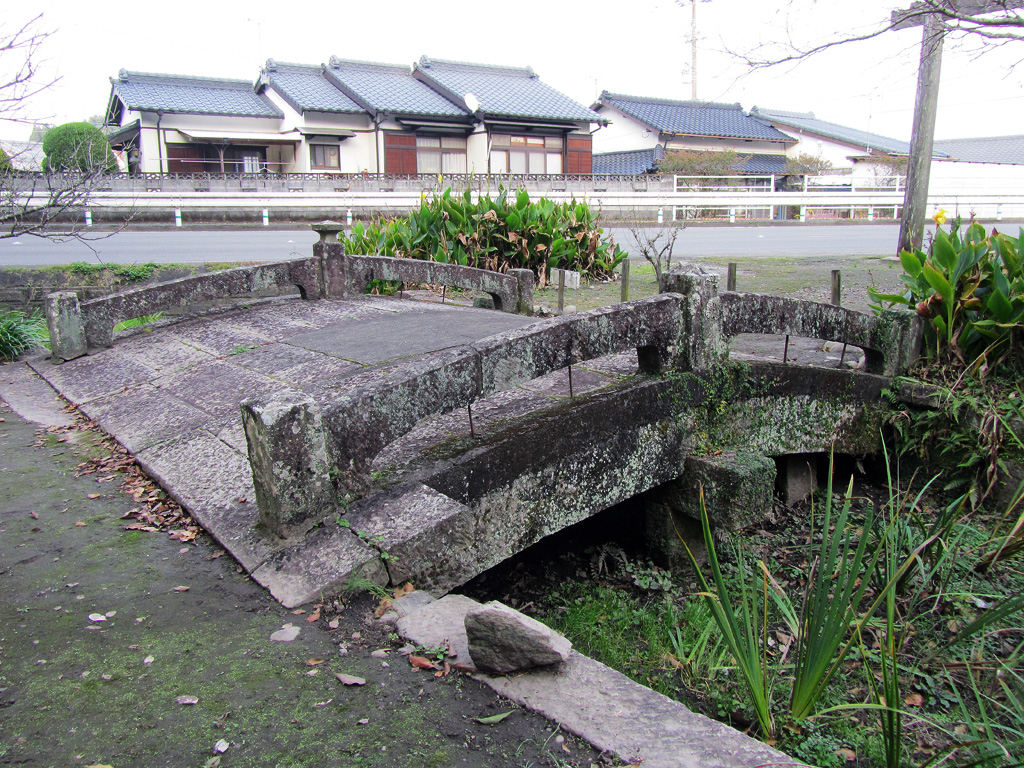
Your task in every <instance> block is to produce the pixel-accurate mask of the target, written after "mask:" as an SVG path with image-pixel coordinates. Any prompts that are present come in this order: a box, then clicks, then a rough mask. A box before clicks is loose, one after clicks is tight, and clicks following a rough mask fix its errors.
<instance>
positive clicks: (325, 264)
mask: <svg viewBox="0 0 1024 768" xmlns="http://www.w3.org/2000/svg"><path fill="white" fill-rule="evenodd" d="M312 228H313V231H314V232H316V233H317V234H319V235H320V239H319V240H318V241H317V242H315V243H313V256H315V257H316V259H317V261H319V263H320V279H321V284H322V285H323V286H324V297H325V298H328V299H341V298H344V297H345V295H346V293H347V285H348V283H347V277H348V275H347V269H346V264H345V244H344V243H342V242H341V241H340V240H338V233H340V232H344V231H345V225H344V224H339V223H338V222H336V221H321V222H320V223H319V224H314V225H313V227H312Z"/></svg>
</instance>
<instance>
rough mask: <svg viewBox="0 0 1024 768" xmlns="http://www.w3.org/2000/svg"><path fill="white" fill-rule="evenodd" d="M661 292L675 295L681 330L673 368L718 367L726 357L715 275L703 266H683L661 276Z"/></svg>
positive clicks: (695, 369) (726, 351)
mask: <svg viewBox="0 0 1024 768" xmlns="http://www.w3.org/2000/svg"><path fill="white" fill-rule="evenodd" d="M660 287H661V292H662V293H678V294H681V295H682V297H683V301H682V303H681V305H680V312H681V313H682V315H683V317H682V328H680V335H679V339H678V341H677V342H676V345H675V346H676V350H675V354H674V356H673V358H674V359H673V361H672V365H673V367H675V368H678V369H680V370H683V371H700V370H705V369H707V368H710V367H712V366H715V365H720V364H722V363H723V362H725V360H726V359H727V357H728V347H727V345H726V341H725V336H724V334H723V333H722V304H721V301H720V300H719V298H718V275H716V274H713V273H711V272H708V271H707V270H706V269H704V268H703V267H698V266H695V265H683V266H679V267H675V268H674V269H672V270H670V271H669V272H663V273H662V275H661V286H660Z"/></svg>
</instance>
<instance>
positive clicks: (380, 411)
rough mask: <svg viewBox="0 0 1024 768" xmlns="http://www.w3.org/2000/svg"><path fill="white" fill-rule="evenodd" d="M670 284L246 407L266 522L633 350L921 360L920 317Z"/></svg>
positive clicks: (289, 526)
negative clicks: (506, 399) (768, 345)
mask: <svg viewBox="0 0 1024 768" xmlns="http://www.w3.org/2000/svg"><path fill="white" fill-rule="evenodd" d="M662 289H663V290H664V291H668V292H665V293H662V294H660V295H658V296H654V297H650V298H647V299H641V300H638V301H634V302H628V303H625V304H619V305H615V306H612V307H606V308H603V309H596V310H592V311H588V312H582V313H579V314H574V315H568V316H563V317H559V318H555V319H551V320H545V321H540V322H538V323H535V324H533V325H531V326H527V327H525V328H521V329H517V330H514V331H510V332H507V333H503V334H499V335H496V336H492V337H489V338H486V339H483V340H481V341H479V342H475V343H473V344H469V345H466V346H462V347H456V348H452V349H448V350H444V351H441V352H437V353H433V354H431V355H429V356H427V357H424V358H421V359H419V360H417V361H414V362H411V363H408V364H405V365H403V366H400V367H398V368H396V369H393V370H391V371H388V372H385V373H382V372H380V371H369V372H367V373H365V374H362V375H360V376H359V377H356V378H355V379H353V380H350V383H351V384H353V385H354V386H352V387H351V388H350V389H348V391H347V392H346V393H345V394H343V395H341V396H339V397H336V398H334V399H330V400H326V401H322V402H315V401H314V400H313V399H312V398H310V397H308V396H306V395H295V394H287V393H281V394H278V395H276V396H270V397H266V398H258V399H250V400H247V401H245V402H243V404H242V422H243V426H244V428H245V434H246V439H247V441H248V446H249V459H250V464H251V465H252V470H253V479H254V484H255V488H256V497H257V502H258V505H259V510H260V520H261V524H262V525H263V526H264V527H265V528H266V529H267V530H269V531H270V532H272V533H274V534H276V535H278V536H282V537H287V536H293V535H296V534H301V533H302V532H304V531H305V530H306V529H308V528H309V527H310V526H312V525H314V524H315V523H316V522H318V521H319V520H320V519H322V517H323V515H324V514H325V511H326V510H327V509H330V508H332V507H335V506H337V505H338V504H339V503H340V504H342V505H345V504H348V503H350V502H351V501H353V500H355V499H358V498H361V497H362V496H363V495H365V494H366V492H367V491H368V489H369V488H370V487H371V485H372V483H371V471H370V468H371V466H372V464H373V460H374V458H375V457H376V456H377V455H378V454H379V453H380V452H381V451H382V450H383V449H384V448H385V447H386V446H387V445H389V444H391V443H393V442H394V441H396V440H397V439H399V438H400V437H402V436H403V435H405V434H407V433H409V432H410V431H411V430H412V429H414V428H415V427H416V425H417V424H419V423H420V422H422V421H423V420H424V419H427V418H429V417H432V416H437V415H440V414H443V413H448V412H451V411H455V410H457V409H462V408H471V407H472V405H473V404H474V403H475V402H476V401H478V400H480V399H482V398H485V397H487V396H489V395H492V394H494V393H496V392H500V391H502V390H504V389H508V388H511V387H514V386H516V385H518V384H520V383H523V382H526V381H530V380H532V379H535V378H538V377H540V376H543V375H546V374H548V373H551V372H553V371H557V370H560V369H564V368H567V367H570V366H572V365H574V364H577V363H581V362H583V361H586V360H591V359H594V358H598V357H603V356H606V355H610V354H614V353H618V352H622V351H624V350H629V349H635V350H636V352H637V358H638V363H639V366H638V368H639V371H638V372H639V373H640V374H659V373H662V372H667V371H669V370H675V371H683V372H686V371H693V372H699V371H711V370H714V369H716V368H718V367H720V366H721V365H722V364H724V363H725V362H726V359H727V356H728V339H729V338H730V337H732V336H734V335H736V334H738V333H750V332H760V333H793V334H796V335H811V336H813V337H815V338H823V339H826V340H836V341H846V342H849V343H851V344H857V345H859V346H860V345H862V346H864V347H865V348H866V349H867V350H868V353H869V355H870V356H869V360H870V361H871V362H872V367H873V368H874V369H875V370H878V371H879V372H884V373H886V374H888V375H894V374H896V373H899V372H902V371H904V370H906V369H907V367H908V366H909V365H910V364H912V363H913V361H914V360H915V359H916V354H917V346H915V345H916V344H919V340H920V325H919V321H918V319H917V318H916V316H915V315H914V314H913V313H908V312H904V313H898V312H897V313H890V314H889V315H886V316H883V317H873V316H871V315H864V314H861V313H856V312H850V311H848V310H843V309H840V308H836V307H832V306H830V305H824V304H817V303H815V302H807V301H792V300H777V298H778V297H770V296H759V295H755V294H735V293H730V294H724V295H721V296H720V295H719V293H718V279H717V276H715V275H712V274H709V273H707V272H705V271H703V270H702V269H699V268H690V269H687V270H684V271H673V272H670V273H668V274H666V275H664V276H663V285H662ZM570 370H571V368H570ZM854 375H856V374H854ZM626 418H627V419H628V416H627V417H626ZM298 435H302V436H303V437H302V439H297V437H296V436H298Z"/></svg>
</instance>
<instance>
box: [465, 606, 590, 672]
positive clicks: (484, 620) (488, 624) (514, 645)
mask: <svg viewBox="0 0 1024 768" xmlns="http://www.w3.org/2000/svg"><path fill="white" fill-rule="evenodd" d="M466 637H467V639H468V641H469V655H470V656H472V657H473V661H474V663H475V664H476V667H477V669H479V670H481V671H483V672H487V673H489V674H492V675H507V674H510V673H512V672H521V671H523V670H527V669H534V668H535V667H548V666H552V665H554V664H561V663H562V662H563V661H565V660H566V659H568V658H569V653H570V652H571V651H572V643H570V642H569V641H568V640H566V639H565V638H564V637H562V636H561V635H559V634H558V633H557V632H555V631H554V630H553V629H551V628H549V627H547V626H545V625H544V624H541V623H540V622H539V621H537V620H536V619H531V618H530V617H529V616H525V615H523V614H521V613H519V611H516V610H513V609H512V608H509V607H508V606H507V605H504V604H502V603H499V602H498V601H497V600H492V601H491V602H489V603H487V604H486V605H482V606H480V607H479V608H474V609H472V610H471V611H469V613H467V614H466Z"/></svg>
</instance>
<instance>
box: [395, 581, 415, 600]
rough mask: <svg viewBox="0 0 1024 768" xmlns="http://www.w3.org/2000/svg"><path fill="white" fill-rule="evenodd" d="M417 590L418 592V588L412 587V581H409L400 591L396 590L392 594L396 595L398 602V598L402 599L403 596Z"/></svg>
mask: <svg viewBox="0 0 1024 768" xmlns="http://www.w3.org/2000/svg"><path fill="white" fill-rule="evenodd" d="M415 590H416V587H414V586H413V585H412V582H411V581H407V582H405V584H403V585H402V586H400V587H399V588H398V589H396V590H395V591H394V592H393V593H392V594H394V596H395V600H397V599H398V598H400V597H402V596H403V595H408V594H409V593H410V592H413V591H415Z"/></svg>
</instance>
